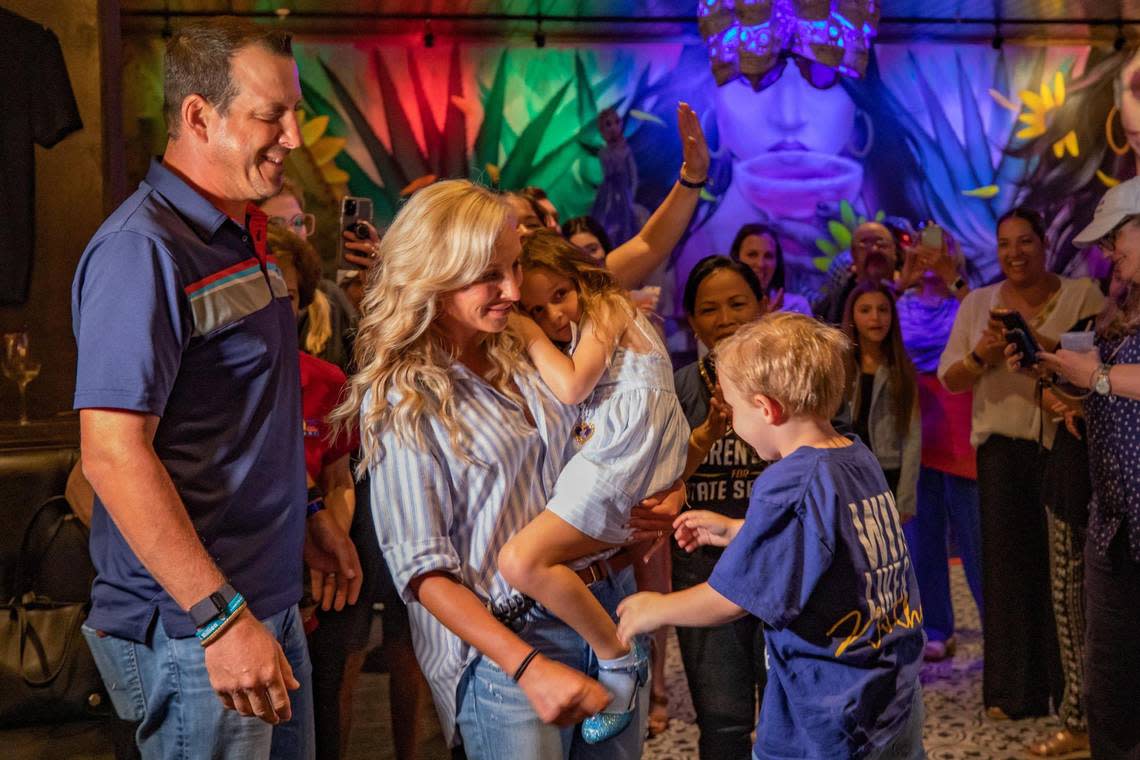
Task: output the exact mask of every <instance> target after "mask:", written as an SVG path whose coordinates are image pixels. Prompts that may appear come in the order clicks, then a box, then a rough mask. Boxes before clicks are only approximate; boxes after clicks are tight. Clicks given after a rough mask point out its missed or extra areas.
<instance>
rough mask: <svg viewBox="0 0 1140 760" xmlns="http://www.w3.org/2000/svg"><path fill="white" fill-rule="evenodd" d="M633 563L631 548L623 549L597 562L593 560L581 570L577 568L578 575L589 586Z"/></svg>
mask: <svg viewBox="0 0 1140 760" xmlns="http://www.w3.org/2000/svg"><path fill="white" fill-rule="evenodd" d="M632 564H633V552H631V551H630V550H629V549H622V550H621V551H619V552H618V553H617V554H615V555H613V556H612V557H610V558H608V559H600V560H598V561H597V562H592V563H590V564H589V565H587V566H586V567H583V568H582V569H581V570H575V571H574V572H576V573H577V574H578V577H579V578H581V579H582V582H583V583H585V584H586V585H587V586H589V585H592V584H594V583H597V582H598V581H601V580H605V579H606V578H607V577H609V576H611V575H617V574H618V573H620V572H621V571H622V570H625V569H626V568H627V567H629V566H630V565H632Z"/></svg>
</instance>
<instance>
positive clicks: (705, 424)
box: [673, 256, 767, 760]
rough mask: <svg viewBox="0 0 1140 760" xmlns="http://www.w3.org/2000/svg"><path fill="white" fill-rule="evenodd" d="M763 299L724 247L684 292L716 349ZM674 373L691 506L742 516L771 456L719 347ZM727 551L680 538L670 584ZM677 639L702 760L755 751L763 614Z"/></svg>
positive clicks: (706, 341) (693, 576) (698, 329)
mask: <svg viewBox="0 0 1140 760" xmlns="http://www.w3.org/2000/svg"><path fill="white" fill-rule="evenodd" d="M766 300H767V298H766V296H765V293H764V288H763V287H762V286H761V285H760V281H759V279H757V277H756V274H755V273H754V272H753V271H752V269H751V268H750V267H748V266H747V265H745V264H742V263H741V262H739V261H733V260H732V259H730V258H728V257H726V256H709V257H707V258H705V259H702V260H701V261H700V262H698V263H697V265H696V266H695V267H693V271H692V272H691V273H690V274H689V279H688V281H687V283H686V284H685V292H684V296H683V304H684V308H685V313H686V314H687V315H688V318H689V325H690V326H691V327H692V330H693V333H694V334H695V335H696V337H697V340H699V341H700V342H701V343H702V344H703V345H704V346H705V347H706V348H707V349H708V350H709V351H710V352H715V349H716V344H717V343H719V342H720V341H721V340H723V339H724V338H727V337H728V336H730V335H732V334H734V333H735V332H736V331H737V330H739V329H740V328H741V327H742V326H744V325H746V324H748V323H749V322H751V321H753V320H755V319H758V318H759V317H760V316H761V315H763V314H764V313H765V311H766V309H765V301H766ZM674 382H675V384H676V388H677V398H678V399H679V400H680V402H681V408H682V409H684V411H685V416H686V417H687V418H688V420H689V426H690V427H691V428H692V433H691V435H690V437H689V456H688V461H687V465H686V467H685V474H686V478H685V480H686V484H687V488H688V503H689V506H690V507H692V508H693V509H708V510H711V511H713V512H717V513H719V514H723V515H727V516H729V517H733V518H741V517H744V513H745V511H746V510H747V509H748V499H749V496H750V491H751V488H752V483H753V482H754V481H755V480H756V477H757V476H758V475H759V474H760V472H761V471H762V470H763V469H764V466H765V463H764V462H763V461H762V460H761V459H760V457H758V456H757V455H756V452H755V451H753V450H752V448H751V447H750V446H749V445H748V444H746V443H744V441H742V440H741V439H740V438H739V437H737V435H736V433H735V432H734V431H733V430H732V425H731V422H730V420H731V411H730V410H729V408H728V406H727V405H726V404H725V402H724V399H723V397H722V396H721V393H720V388H719V387H718V386H717V380H716V365H715V362H714V355H713V353H710V354H709V355H707V356H705V357H703V358H701V359H699V360H698V361H697V362H695V363H693V364H690V365H688V366H686V367H683V368H681V369H680V370H678V371H677V373H676V375H675V376H674ZM721 551H722V550H720V549H716V548H713V547H709V546H703V547H700V548H699V549H697V550H696V551H695V552H693V553H692V554H687V553H686V552H684V551H682V550H680V549H679V548H677V547H676V545H674V550H673V589H674V590H675V591H680V590H682V589H686V588H689V587H691V586H696V585H698V584H700V583H703V582H705V581H707V580H708V578H709V574H710V573H711V572H712V569H713V566H714V565H716V562H717V559H718V558H719V557H720V554H721ZM677 640H678V642H679V643H680V645H681V661H682V663H683V664H684V667H685V677H686V678H687V679H688V682H689V691H690V693H691V694H692V697H693V707H694V708H695V709H696V713H697V726H698V727H699V728H700V742H699V747H700V756H701V758H702V760H734V759H735V758H741V760H745V759H747V758H751V757H752V742H751V739H750V735H751V733H752V728H753V726H754V724H755V722H756V707H757V702H758V699H759V697H758V694H763V693H764V684H765V669H764V637H763V633H762V631H761V628H760V621H759V620H758V619H757V618H755V617H752V616H751V615H747V616H745V617H743V618H741V619H739V620H736V621H735V622H732V623H727V624H725V625H721V626H715V627H711V628H678V629H677Z"/></svg>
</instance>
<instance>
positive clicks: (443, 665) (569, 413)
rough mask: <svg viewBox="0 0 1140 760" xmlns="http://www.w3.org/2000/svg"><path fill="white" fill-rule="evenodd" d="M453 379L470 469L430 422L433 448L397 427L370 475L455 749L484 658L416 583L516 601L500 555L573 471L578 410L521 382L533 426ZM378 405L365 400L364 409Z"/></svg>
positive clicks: (399, 585) (465, 379)
mask: <svg viewBox="0 0 1140 760" xmlns="http://www.w3.org/2000/svg"><path fill="white" fill-rule="evenodd" d="M452 378H453V382H454V393H455V404H454V408H455V411H456V414H457V415H458V418H459V422H460V424H461V425H462V426H463V429H464V430H466V431H467V433H468V441H469V443H468V446H469V452H468V453H469V456H470V458H471V461H470V462H464V460H463V459H462V458H460V457H459V456H458V454H456V452H455V451H454V449H453V448H452V446H451V442H450V439H449V438H448V434H447V430H446V428H444V426H443V425H442V424H441V423H440V422H439V421H438V420H432V421H431V422H430V423H425V428H426V429H425V436H424V438H425V443H426V446H425V448H424V449H419V448H417V447H414V446H407V445H402V444H400V443H399V442H398V441H397V439H396V435H395V433H394V432H393V431H392V430H391V429H390V428H389V429H387V430H385V431H383V433H382V434H381V435H380V441H381V443H382V445H383V447H384V451H383V455H382V458H381V459H380V461H379V462H377V463H376V464H374V465H373V466H372V467H371V469H370V474H371V488H372V513H373V517H374V519H375V524H376V532H377V536H378V538H379V542H380V549H381V551H382V552H383V553H384V559H385V560H386V561H387V563H388V568H389V569H390V570H391V571H392V578H393V580H394V581H395V585H396V589H397V590H398V591H399V592H400V594H401V596H402V597H403V599H404V601H405V602H407V605H408V615H409V617H410V618H411V624H412V643H413V645H414V646H415V650H416V656H417V658H418V659H419V662H420V667H421V669H422V670H423V673H424V676H425V677H426V678H427V681H428V683H429V684H430V685H431V689H432V696H433V697H434V699H435V705H436V710H437V711H438V712H439V720H440V724H441V725H442V727H443V732H444V735H445V736H446V737H447V740H448V742H449V744H452V745H454V744H456V743H457V740H456V723H455V719H456V710H457V705H456V688H457V686H458V684H459V679H460V677H461V676H462V675H463V672H464V670H465V669H466V668H467V666H468V665H469V664H471V662H473V661H474V660H475V658H476V657H477V656H478V654H479V652H478V651H477V650H475V648H474V647H471V646H470V645H468V644H467V643H465V642H464V641H463V640H462V639H460V638H459V637H458V636H456V635H455V634H454V633H452V632H451V631H449V630H448V629H447V628H445V627H444V625H443V624H442V623H440V622H439V621H438V620H437V619H436V618H435V617H434V616H433V615H432V614H431V613H430V612H428V611H427V609H426V608H424V607H423V605H421V604H419V603H418V602H417V601H416V600H415V599H414V598H413V597H412V595H411V593H410V591H409V589H408V583H409V582H410V581H411V580H412V579H414V578H416V577H418V576H421V575H423V574H424V573H427V572H430V571H433V570H434V571H443V572H446V573H450V574H451V575H454V576H455V577H457V578H459V579H460V580H461V581H462V582H463V584H464V585H465V586H467V587H468V588H470V589H471V590H472V591H474V592H475V594H476V595H477V596H478V597H479V598H480V599H482V600H484V601H491V602H497V601H500V600H502V599H505V598H507V597H509V596H510V595H511V593H512V591H511V588H510V586H509V585H508V584H507V583H506V581H504V580H503V578H502V576H501V575H499V572H498V567H497V559H498V554H499V550H500V549H501V548H502V547H503V545H504V544H505V543H506V542H507V540H508V539H509V538H510V537H511V536H513V535H514V534H515V533H517V532H518V531H519V529H521V528H522V527H523V526H524V525H526V524H527V523H528V522H530V521H531V520H532V519H533V518H534V517H535V516H537V515H538V514H539V513H540V512H541V511H542V510H543V509H544V508H545V506H546V502H547V501H548V500H549V498H550V495H551V492H552V491H553V488H554V482H555V481H556V480H557V478H558V473H559V472H560V471H561V470H562V467H563V465H564V464H565V461H564V452H565V450H566V442H567V441H568V440H569V439H570V430H571V427H572V426H573V425H574V422H575V421H576V419H577V408H576V407H573V406H567V405H564V404H562V403H560V402H559V401H558V400H557V399H556V398H555V397H554V396H553V394H551V392H550V390H549V389H547V387H546V385H545V384H544V383H543V382H542V380H541V379H540V378H539V376H538V374H537V373H535V372H531V373H518V374H517V375H516V376H515V382H516V384H517V385H518V388H519V390H520V391H521V393H522V396H523V398H524V400H525V401H526V404H527V407H528V409H529V410H530V413H531V415H532V416H533V417H534V420H535V425H531V424H530V422H528V421H527V419H526V414H525V412H524V410H523V409H522V408H521V407H520V406H519V405H518V404H516V403H515V402H513V401H511V400H510V399H508V398H506V397H505V396H503V395H502V394H501V393H499V392H498V391H496V390H495V389H494V388H492V387H491V386H490V385H489V384H488V383H486V382H485V381H483V380H482V379H481V378H478V377H476V376H475V375H474V374H473V373H472V372H471V371H470V370H468V369H467V368H466V367H465V366H463V365H461V364H458V363H457V364H455V365H454V366H453V368H452ZM398 398H399V396H398V395H393V396H391V397H390V401H392V402H393V403H394V402H395V401H396V400H397V399H398ZM370 404H371V398H370V397H366V398H365V400H364V408H365V409H367V408H368V407H369V405H370Z"/></svg>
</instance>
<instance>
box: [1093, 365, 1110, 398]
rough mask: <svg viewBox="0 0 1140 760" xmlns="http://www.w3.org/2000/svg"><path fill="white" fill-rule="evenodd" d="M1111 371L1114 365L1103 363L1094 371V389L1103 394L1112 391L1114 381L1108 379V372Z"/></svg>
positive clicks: (1105, 394)
mask: <svg viewBox="0 0 1140 760" xmlns="http://www.w3.org/2000/svg"><path fill="white" fill-rule="evenodd" d="M1111 371H1112V367H1110V366H1108V365H1107V364H1102V365H1100V366H1099V367H1097V368H1096V372H1094V373H1093V390H1094V391H1096V392H1097V393H1099V394H1100V395H1102V396H1107V395H1108V394H1110V393H1112V383H1110V382H1109V381H1108V373H1109V372H1111Z"/></svg>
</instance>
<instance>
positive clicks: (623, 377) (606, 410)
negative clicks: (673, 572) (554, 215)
mask: <svg viewBox="0 0 1140 760" xmlns="http://www.w3.org/2000/svg"><path fill="white" fill-rule="evenodd" d="M521 261H522V265H523V273H524V275H523V283H522V287H521V294H522V298H521V301H520V306H521V309H522V311H523V312H524V313H525V314H515V315H513V316H512V326H513V328H514V329H515V331H516V332H517V333H518V334H519V335H520V336H521V337H522V339H523V341H524V342H525V344H526V346H527V352H528V353H529V355H530V358H531V360H532V361H533V362H534V364H535V366H536V367H537V368H538V371H539V373H540V374H541V375H542V379H543V380H544V381H545V382H546V384H547V385H548V386H549V387H550V389H551V391H553V393H554V395H555V396H556V397H558V399H559V400H560V401H562V402H563V403H565V404H577V405H578V406H579V410H580V411H579V417H578V422H577V424H576V425H575V426H574V429H573V440H572V441H570V442H569V443H568V445H570V446H573V447H574V453H573V456H572V458H571V459H570V460H569V462H568V463H567V465H566V467H565V468H564V469H563V470H562V473H561V474H560V475H559V477H558V481H557V483H556V484H555V486H554V494H553V496H552V497H551V500H550V502H549V503H548V504H547V508H546V510H545V511H544V512H543V513H542V514H540V515H539V516H538V517H536V518H535V519H534V520H532V521H531V522H530V524H528V525H527V526H526V527H525V528H523V529H522V530H521V531H519V532H518V533H517V534H515V536H514V537H513V538H511V540H510V541H509V542H507V544H506V545H505V546H504V547H503V549H502V551H501V552H500V554H499V570H500V572H501V573H502V575H503V578H504V579H506V581H507V582H508V583H510V584H511V585H512V586H513V587H514V588H515V589H517V590H518V591H520V592H522V593H523V594H526V595H527V596H530V597H532V598H533V599H535V600H536V601H538V602H539V603H541V604H542V605H543V606H544V607H546V608H547V609H548V610H549V611H550V612H552V613H553V614H554V615H555V616H557V617H558V618H559V619H561V620H563V621H565V622H566V623H568V624H569V625H570V626H571V627H572V628H574V630H576V631H577V632H578V633H579V634H580V635H581V636H582V638H584V639H585V640H586V641H587V642H588V643H589V644H590V646H591V647H592V648H593V650H594V653H595V654H596V655H597V657H598V665H599V676H598V680H599V681H600V682H601V683H602V685H604V686H605V687H606V688H607V689H609V691H610V692H611V693H612V694H613V697H614V698H613V701H612V702H611V703H610V706H609V708H608V709H607V710H606V711H604V712H601V713H598V714H597V715H595V716H593V717H591V718H589V719H587V720H586V721H585V723H583V726H582V734H583V738H585V739H586V741H587V742H597V741H602V740H604V739H607V738H609V737H610V736H614V735H616V734H618V733H620V732H621V731H622V730H623V729H624V728H625V727H626V726H627V725H628V724H629V723H630V722H631V720H632V717H633V710H634V709H635V708H636V705H637V691H638V687H639V686H641V685H644V683H645V680H646V674H645V659H646V658H645V654H644V652H643V651H637V650H639V649H640V647H634V648H633V649H631V648H630V647H628V646H626V645H625V644H623V643H622V642H621V641H619V640H618V637H617V626H616V625H615V624H614V621H613V620H612V619H611V618H610V617H609V615H607V614H606V612H605V610H604V609H603V608H602V605H601V604H599V602H598V601H597V599H596V598H595V597H594V596H593V594H592V593H591V592H590V590H589V588H588V586H587V582H586V581H585V580H584V579H583V578H582V577H581V576H580V575H579V574H578V573H577V572H576V569H581V568H585V567H588V566H590V565H591V563H592V562H594V561H597V560H598V559H604V558H607V557H609V556H611V555H613V554H614V553H615V552H616V551H617V548H618V547H620V546H622V545H623V544H625V543H626V540H627V538H628V536H629V530H628V528H627V527H626V524H627V522H628V520H629V513H630V509H631V507H632V506H633V505H634V504H636V503H637V502H639V501H641V500H642V499H644V498H645V497H646V496H647V495H649V494H652V493H655V492H657V491H661V490H663V489H665V488H667V487H669V486H671V485H672V484H673V483H674V481H676V480H677V478H679V477H680V475H681V473H682V470H683V469H684V465H685V454H686V451H687V443H688V437H689V427H688V424H687V422H686V420H685V416H684V413H683V412H682V410H681V406H680V404H679V403H678V401H677V396H676V393H675V391H674V388H673V372H672V367H671V364H670V362H669V357H668V355H667V353H666V352H665V348H664V346H663V345H662V344H661V341H660V339H659V338H658V337H657V334H656V332H655V331H654V330H653V328H652V326H651V325H650V324H649V322H648V320H647V319H646V318H645V317H644V316H643V315H642V314H641V313H640V312H639V311H638V310H637V309H636V308H634V306H633V304H632V302H631V301H630V299H629V296H628V295H627V294H626V293H625V291H624V290H623V289H622V288H621V286H620V285H619V284H618V283H617V282H616V280H615V279H614V278H613V276H612V275H611V274H610V273H609V272H607V271H606V270H605V269H602V268H601V267H599V266H598V265H597V263H596V262H594V261H591V260H590V259H589V258H588V257H586V256H585V255H583V254H582V253H581V252H580V251H579V250H578V249H577V248H576V247H575V246H574V245H572V244H570V243H568V242H567V241H566V240H564V239H563V238H561V237H560V236H558V235H555V234H551V233H546V232H536V233H534V234H533V235H531V236H529V237H528V238H526V239H525V240H524V242H523V253H522V258H521ZM556 344H562V345H567V344H570V351H571V353H570V355H569V356H568V355H567V354H564V353H563V352H562V350H560V349H559V347H558V346H557V345H556Z"/></svg>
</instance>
